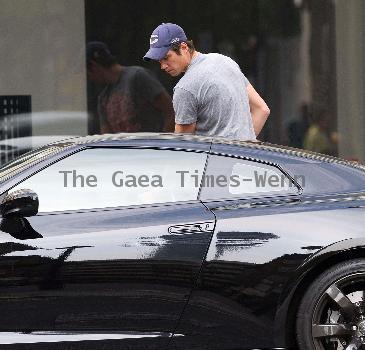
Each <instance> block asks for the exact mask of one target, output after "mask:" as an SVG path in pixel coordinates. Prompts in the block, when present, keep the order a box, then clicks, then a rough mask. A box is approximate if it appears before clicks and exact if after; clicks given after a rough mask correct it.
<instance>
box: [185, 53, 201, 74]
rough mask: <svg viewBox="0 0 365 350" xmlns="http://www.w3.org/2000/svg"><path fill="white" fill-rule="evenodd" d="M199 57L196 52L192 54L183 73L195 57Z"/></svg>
mask: <svg viewBox="0 0 365 350" xmlns="http://www.w3.org/2000/svg"><path fill="white" fill-rule="evenodd" d="M199 55H200V52H198V51H194V52H193V53H192V55H191V56H190V61H189V64H188V65H187V66H186V70H185V71H187V70H188V69H189V67H190V65H191V62H192V61H193V59H194V58H196V57H198V56H199Z"/></svg>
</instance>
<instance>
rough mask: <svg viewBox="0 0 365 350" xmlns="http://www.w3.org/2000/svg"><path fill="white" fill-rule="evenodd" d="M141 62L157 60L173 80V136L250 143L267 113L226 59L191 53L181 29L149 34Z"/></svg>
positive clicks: (172, 26) (162, 27) (162, 28)
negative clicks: (198, 136) (246, 141)
mask: <svg viewBox="0 0 365 350" xmlns="http://www.w3.org/2000/svg"><path fill="white" fill-rule="evenodd" d="M144 60H146V61H149V60H156V61H159V62H160V65H161V69H162V70H164V71H165V72H166V73H168V74H170V75H171V76H173V77H175V76H178V75H180V74H181V73H184V72H185V75H184V76H183V77H182V78H181V79H180V81H179V82H178V83H177V85H176V86H175V88H174V96H173V106H174V110H175V132H177V133H197V134H202V135H214V136H223V137H227V138H231V139H238V140H256V136H257V135H258V134H259V133H260V131H261V129H262V128H263V126H264V124H265V122H266V119H267V117H268V116H269V114H270V110H269V108H268V107H267V105H266V103H265V101H264V100H263V99H262V98H261V97H260V95H259V94H258V93H257V92H256V91H255V89H254V88H253V86H252V85H251V84H250V83H249V81H248V80H247V79H246V77H245V76H244V75H243V73H242V72H241V70H240V68H239V66H238V64H237V63H236V62H234V61H233V60H232V59H231V58H229V57H226V56H223V55H220V54H217V53H210V54H202V53H200V52H198V51H196V50H195V48H194V45H193V42H192V41H190V40H188V39H187V37H186V35H185V33H184V30H183V29H182V28H181V27H179V26H178V25H176V24H173V23H162V24H161V25H159V26H158V27H157V28H156V29H155V30H154V31H153V33H152V35H151V38H150V49H149V51H148V52H147V53H146V55H145V56H144Z"/></svg>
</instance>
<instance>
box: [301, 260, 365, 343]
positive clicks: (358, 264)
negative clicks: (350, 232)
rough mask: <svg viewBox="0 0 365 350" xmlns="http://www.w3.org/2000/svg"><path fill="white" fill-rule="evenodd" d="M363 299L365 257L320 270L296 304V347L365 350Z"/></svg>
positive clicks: (364, 291)
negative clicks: (319, 273) (297, 307)
mask: <svg viewBox="0 0 365 350" xmlns="http://www.w3.org/2000/svg"><path fill="white" fill-rule="evenodd" d="M364 299H365V259H356V260H350V261H346V262H343V263H340V264H337V265H335V266H333V267H332V268H330V269H328V270H327V271H325V272H324V273H322V274H321V275H320V276H319V277H318V278H316V279H315V280H314V282H313V283H312V284H311V285H310V286H309V288H308V290H307V291H306V292H305V294H304V296H303V299H302V301H301V303H300V305H299V309H298V313H297V319H296V337H297V344H298V347H299V349H301V350H311V349H312V350H313V349H315V350H327V349H328V350H342V349H346V350H359V349H365V300H364Z"/></svg>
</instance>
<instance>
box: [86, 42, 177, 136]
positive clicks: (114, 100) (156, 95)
mask: <svg viewBox="0 0 365 350" xmlns="http://www.w3.org/2000/svg"><path fill="white" fill-rule="evenodd" d="M86 56H87V74H88V78H89V79H90V80H91V81H93V82H95V83H96V84H98V85H102V86H104V89H103V90H102V92H101V93H100V95H99V97H98V114H99V118H100V124H101V125H100V130H101V133H102V134H103V133H118V132H143V131H151V132H159V131H166V132H168V131H171V132H172V131H173V123H174V110H173V106H172V101H171V97H170V95H169V94H168V93H167V91H166V90H165V89H164V87H163V86H162V85H161V83H160V82H159V81H158V80H157V79H155V78H154V77H153V76H152V75H151V74H150V73H149V72H148V71H147V70H146V69H145V68H143V67H138V66H122V65H120V64H119V63H118V62H117V60H116V58H115V57H114V56H113V55H112V54H111V53H110V50H109V48H108V46H107V45H106V44H105V43H102V42H99V41H93V42H89V43H88V44H87V46H86Z"/></svg>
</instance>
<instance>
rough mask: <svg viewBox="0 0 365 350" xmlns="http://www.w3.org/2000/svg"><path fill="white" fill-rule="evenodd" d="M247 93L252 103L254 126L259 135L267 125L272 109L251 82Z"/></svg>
mask: <svg viewBox="0 0 365 350" xmlns="http://www.w3.org/2000/svg"><path fill="white" fill-rule="evenodd" d="M247 94H248V101H249V104H250V110H251V116H252V123H253V128H254V130H255V134H256V136H258V135H259V133H260V132H261V130H262V128H263V127H264V125H265V122H266V120H267V117H268V116H269V114H270V109H269V107H268V106H267V104H266V103H265V101H264V100H263V99H262V98H261V96H260V95H259V94H258V93H257V91H256V90H255V89H254V88H253V86H252V85H251V84H249V85H247Z"/></svg>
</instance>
